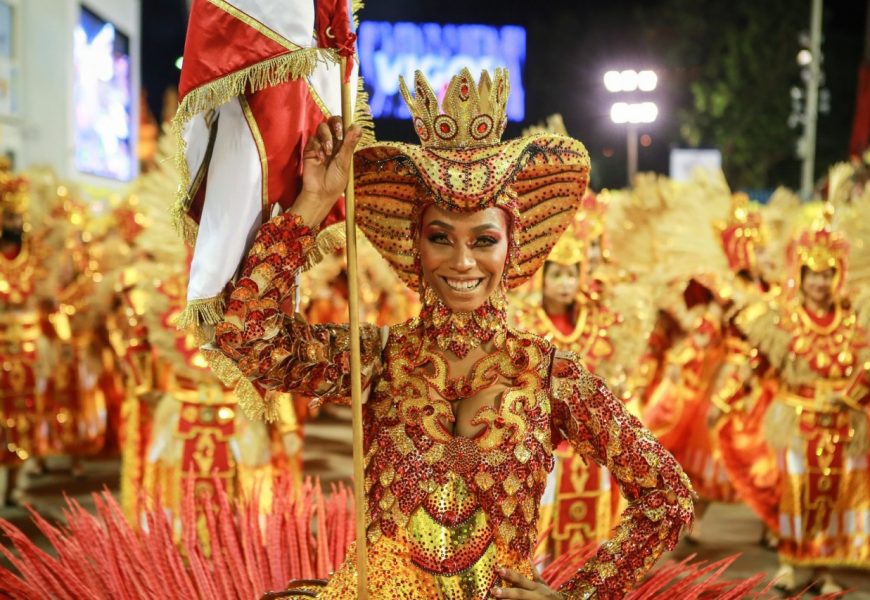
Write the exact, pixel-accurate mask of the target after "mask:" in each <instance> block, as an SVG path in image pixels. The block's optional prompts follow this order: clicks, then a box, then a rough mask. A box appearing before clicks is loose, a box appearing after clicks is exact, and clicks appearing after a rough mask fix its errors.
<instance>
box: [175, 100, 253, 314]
mask: <svg viewBox="0 0 870 600" xmlns="http://www.w3.org/2000/svg"><path fill="white" fill-rule="evenodd" d="M217 117H218V121H217V134H216V136H215V141H214V148H213V150H212V158H211V161H210V163H209V170H208V180H207V182H208V187H207V188H206V198H205V206H204V207H203V211H202V217H201V219H200V222H199V229H200V234H201V235H198V236H197V238H196V246H195V248H194V253H193V262H192V263H191V266H190V281H189V284H188V288H187V299H188V302H190V301H193V300H200V299H206V298H214V297H215V296H218V295H219V294H220V293H221V292H222V291H223V288H224V286H225V285H226V283H227V282H228V281H230V280H231V279H232V278H233V276H234V275H235V272H236V269H238V267H239V264H240V263H241V258H242V257H243V256H244V255H245V252H246V251H247V248H248V247H249V245H250V243H251V241H252V240H253V237H254V234H255V233H256V231H257V229H258V228H259V226H260V223H261V214H262V191H263V173H262V167H261V165H260V157H259V154H258V153H257V146H256V143H255V142H254V137H253V135H252V134H251V130H250V128H249V127H248V123H247V121H246V120H245V117H244V114H243V113H242V107H241V104H240V103H239V100H238V98H235V99H233V100H231V101H229V102H227V103H226V104H223V105H222V106H221V107H220V108H219V109H218V115H217ZM203 232H208V234H207V235H202V233H203Z"/></svg>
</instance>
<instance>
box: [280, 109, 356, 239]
mask: <svg viewBox="0 0 870 600" xmlns="http://www.w3.org/2000/svg"><path fill="white" fill-rule="evenodd" d="M361 137H362V129H361V128H360V127H359V126H357V125H351V127H350V128H349V129H348V130H347V131H345V130H344V126H343V125H342V123H341V117H330V118H329V119H328V120H326V121H324V122H323V123H321V124H320V125H318V127H317V131H316V132H315V133H314V135H312V136H311V137H310V138H309V139H308V143H307V144H305V150H304V152H303V154H302V191H301V192H300V193H299V196H298V197H297V198H296V201H295V202H294V203H293V206H291V207H290V212H292V213H295V214H297V215H299V216H300V217H301V218H302V220H303V222H304V223H305V224H306V225H307V226H308V227H310V228H311V229H316V228H317V227H319V226H320V223H321V222H322V221H323V219H325V218H326V216H327V215H328V214H329V211H330V210H331V209H332V206H333V205H334V204H335V202H336V200H338V198H339V196H341V195H342V194H343V193H344V189H345V187H347V179H348V174H349V172H350V165H351V161H352V160H353V151H354V148H356V145H357V143H358V142H359V140H360V138H361Z"/></svg>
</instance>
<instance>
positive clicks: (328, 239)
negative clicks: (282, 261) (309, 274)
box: [302, 221, 347, 271]
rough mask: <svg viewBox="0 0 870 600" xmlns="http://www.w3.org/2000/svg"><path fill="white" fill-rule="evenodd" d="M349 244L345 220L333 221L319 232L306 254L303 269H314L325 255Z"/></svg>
mask: <svg viewBox="0 0 870 600" xmlns="http://www.w3.org/2000/svg"><path fill="white" fill-rule="evenodd" d="M346 244H347V229H346V227H345V224H344V221H339V222H338V223H333V224H332V225H330V226H329V227H327V228H326V229H323V230H322V231H321V232H320V233H318V234H317V240H316V241H315V244H314V247H312V248H311V249H310V250H309V251H308V253H307V254H306V255H305V264H304V265H303V267H302V270H303V271H308V270H310V269H312V268H313V267H314V266H315V265H317V264H318V263H320V261H322V260H323V257H324V256H326V255H329V254H332V253H333V252H335V251H336V250H338V249H339V248H344V247H345V245H346Z"/></svg>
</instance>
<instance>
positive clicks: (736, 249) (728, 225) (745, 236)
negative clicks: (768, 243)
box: [715, 193, 765, 273]
mask: <svg viewBox="0 0 870 600" xmlns="http://www.w3.org/2000/svg"><path fill="white" fill-rule="evenodd" d="M715 227H716V230H717V232H718V234H719V241H720V242H721V244H722V250H723V251H724V252H725V258H726V259H727V260H728V266H729V267H730V268H731V270H732V271H734V272H735V273H738V272H740V271H749V272H754V271H756V269H757V266H758V248H759V247H760V246H762V245H764V243H765V232H764V228H763V225H762V221H761V213H760V212H759V211H758V209H756V208H754V207H752V206H751V205H750V203H749V197H748V196H747V195H746V194H743V193H737V194H734V195H732V196H731V211H730V214H729V215H728V221H727V222H723V223H718V224H717V225H716V226H715Z"/></svg>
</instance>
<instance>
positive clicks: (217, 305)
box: [175, 296, 224, 329]
mask: <svg viewBox="0 0 870 600" xmlns="http://www.w3.org/2000/svg"><path fill="white" fill-rule="evenodd" d="M223 318H224V299H223V296H214V297H213V298H203V299H201V300H191V301H190V302H188V303H187V306H185V307H184V310H183V311H182V312H181V314H180V315H178V318H177V319H176V321H175V326H176V327H178V329H199V328H201V327H203V326H208V325H212V326H214V325H217V324H218V323H220V322H221V321H222V320H223Z"/></svg>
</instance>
